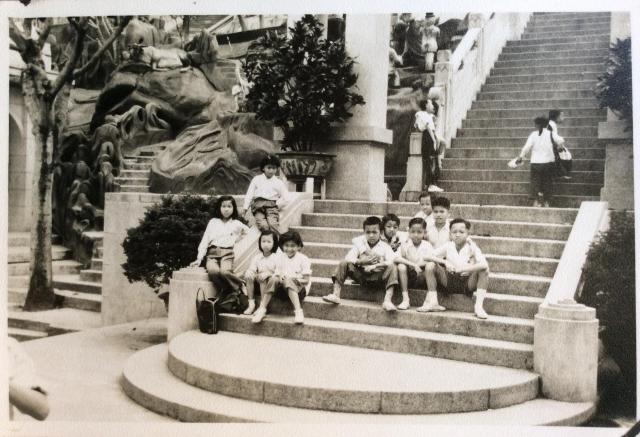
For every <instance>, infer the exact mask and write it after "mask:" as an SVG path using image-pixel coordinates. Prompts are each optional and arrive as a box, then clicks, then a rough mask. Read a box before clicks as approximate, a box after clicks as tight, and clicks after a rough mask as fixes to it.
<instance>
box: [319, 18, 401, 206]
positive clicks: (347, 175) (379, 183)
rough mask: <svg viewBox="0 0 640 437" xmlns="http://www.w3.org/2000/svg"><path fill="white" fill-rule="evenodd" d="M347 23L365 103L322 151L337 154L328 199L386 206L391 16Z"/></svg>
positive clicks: (350, 51)
mask: <svg viewBox="0 0 640 437" xmlns="http://www.w3.org/2000/svg"><path fill="white" fill-rule="evenodd" d="M345 24H346V27H345V45H346V49H347V53H348V54H349V56H352V57H354V58H355V59H356V64H355V66H354V71H355V73H357V74H358V82H357V85H356V91H357V92H358V93H359V94H361V95H362V96H363V97H364V100H365V102H366V103H365V105H362V106H357V107H356V108H353V110H352V112H353V117H351V118H350V119H349V121H348V122H347V123H346V124H345V125H344V126H340V127H339V128H336V129H335V130H334V132H333V134H332V135H331V137H330V138H328V144H327V145H326V148H325V150H323V151H326V152H327V153H332V154H336V155H337V157H336V160H335V163H334V165H333V168H332V170H331V172H330V173H329V175H328V176H327V179H326V180H327V197H328V198H330V199H347V200H369V201H376V202H384V201H385V200H386V197H387V190H386V184H385V183H384V152H385V147H386V145H387V144H390V143H391V142H392V131H390V130H388V129H387V128H386V118H387V74H388V69H389V32H390V20H389V15H388V14H375V15H364V14H355V15H347V17H346V23H345Z"/></svg>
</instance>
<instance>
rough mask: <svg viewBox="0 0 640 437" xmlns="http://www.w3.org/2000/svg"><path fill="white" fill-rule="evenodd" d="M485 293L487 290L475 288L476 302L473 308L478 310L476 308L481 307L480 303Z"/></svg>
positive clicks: (482, 301)
mask: <svg viewBox="0 0 640 437" xmlns="http://www.w3.org/2000/svg"><path fill="white" fill-rule="evenodd" d="M486 295H487V290H482V289H480V288H479V289H478V290H476V304H475V307H474V309H475V310H476V311H478V309H483V307H482V304H483V303H484V298H485V296H486Z"/></svg>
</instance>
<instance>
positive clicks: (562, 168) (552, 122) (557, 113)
mask: <svg viewBox="0 0 640 437" xmlns="http://www.w3.org/2000/svg"><path fill="white" fill-rule="evenodd" d="M563 122H564V112H563V111H561V110H559V109H552V110H551V111H549V126H548V127H547V129H549V130H550V131H551V132H553V133H555V134H556V135H558V137H559V138H561V139H562V142H563V143H564V138H562V137H561V136H560V134H559V133H558V125H559V124H562V123H563ZM565 149H566V146H562V145H560V144H558V143H554V144H553V154H554V156H555V157H556V172H557V176H558V177H559V178H560V179H562V180H565V181H570V180H571V179H572V177H571V176H570V175H569V173H570V168H568V167H567V164H564V163H563V162H562V160H561V159H560V153H561V152H563V151H564V150H565Z"/></svg>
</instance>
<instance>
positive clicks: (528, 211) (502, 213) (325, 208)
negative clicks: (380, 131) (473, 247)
mask: <svg viewBox="0 0 640 437" xmlns="http://www.w3.org/2000/svg"><path fill="white" fill-rule="evenodd" d="M313 207H314V214H303V215H302V224H303V225H305V226H329V227H343V225H342V224H341V223H343V221H342V220H341V219H340V218H336V219H333V221H331V222H325V221H324V220H325V218H321V217H319V218H318V219H319V220H321V221H316V222H309V218H310V217H312V216H314V215H316V214H326V215H334V216H335V215H344V214H346V215H356V214H359V215H360V216H361V219H360V220H359V221H358V220H356V221H351V222H350V223H355V225H348V226H346V227H348V228H358V229H362V220H364V218H365V217H366V216H369V215H378V216H381V215H384V214H388V213H393V214H396V215H398V216H400V217H413V216H414V215H415V214H416V213H417V212H418V211H419V210H420V207H419V206H418V203H417V202H387V203H376V202H366V201H351V200H316V201H314V203H313ZM577 214H578V210H577V209H560V208H521V207H511V206H497V205H486V206H479V205H478V203H473V202H466V203H465V202H452V205H451V211H450V215H451V216H452V217H457V216H462V217H470V218H472V222H473V220H487V221H512V222H525V223H532V222H533V223H535V224H540V225H542V224H544V223H556V224H562V225H569V227H571V226H572V225H573V222H574V220H575V218H576V215H577ZM326 218H330V217H326ZM314 223H315V224H314ZM568 235H569V234H568V233H567V236H568ZM552 238H553V239H564V238H558V237H552Z"/></svg>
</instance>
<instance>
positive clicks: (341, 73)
mask: <svg viewBox="0 0 640 437" xmlns="http://www.w3.org/2000/svg"><path fill="white" fill-rule="evenodd" d="M322 28H323V27H322V24H320V22H319V21H318V20H317V19H316V18H315V17H314V16H313V15H305V16H304V17H302V19H301V20H300V21H297V22H296V23H295V25H294V27H293V28H292V29H290V38H287V36H286V35H279V34H276V33H273V32H272V33H269V34H267V35H266V36H264V37H261V38H259V39H258V40H257V41H256V42H255V43H254V44H253V45H252V46H251V49H250V51H249V53H248V54H247V58H246V61H245V65H244V72H245V74H246V75H247V79H248V80H249V82H250V83H251V84H252V85H251V89H250V91H249V93H248V94H247V106H248V108H249V110H250V111H253V112H255V113H256V114H257V116H258V117H259V118H260V119H263V120H269V121H272V122H273V124H274V125H276V126H278V127H280V128H281V129H282V130H283V132H284V139H283V145H284V148H285V149H288V150H296V151H308V150H310V149H311V147H312V145H313V144H315V143H317V142H318V141H320V140H323V139H324V138H325V137H326V136H327V134H328V132H329V130H330V128H331V123H333V122H344V121H345V120H347V119H348V118H349V117H351V115H352V114H351V113H350V112H349V110H350V109H351V108H352V107H354V106H355V105H363V104H364V99H363V98H362V96H361V95H359V94H356V93H355V92H352V91H351V90H350V88H351V87H353V86H354V85H355V84H356V81H357V79H358V76H357V75H356V74H355V73H354V72H353V65H354V63H355V61H354V60H353V58H351V57H349V56H347V52H346V50H345V47H344V43H343V42H342V41H328V40H326V39H322Z"/></svg>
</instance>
